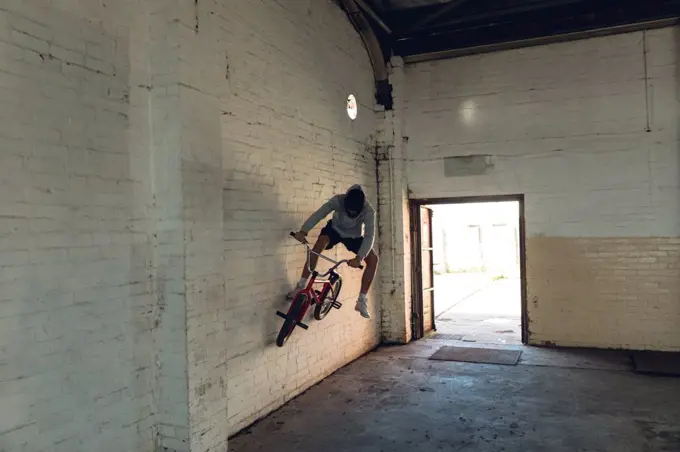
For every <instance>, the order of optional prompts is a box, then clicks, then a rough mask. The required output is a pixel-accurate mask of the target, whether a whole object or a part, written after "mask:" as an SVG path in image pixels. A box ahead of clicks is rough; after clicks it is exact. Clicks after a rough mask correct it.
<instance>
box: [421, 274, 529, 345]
mask: <svg viewBox="0 0 680 452" xmlns="http://www.w3.org/2000/svg"><path fill="white" fill-rule="evenodd" d="M473 289H474V290H473ZM521 294H522V283H521V279H520V277H519V276H516V277H511V278H508V279H502V280H498V281H493V280H492V279H491V277H490V276H487V275H484V274H481V275H478V274H469V275H468V274H462V275H441V276H438V277H437V278H436V279H435V298H434V300H435V301H434V302H435V315H436V320H435V325H436V327H437V333H439V335H440V336H441V335H444V336H445V337H446V338H447V339H451V340H458V341H463V342H468V343H469V342H476V343H480V344H501V345H505V344H514V345H519V344H521V343H522V295H521ZM442 305H443V306H446V308H445V309H443V310H441V311H438V309H441V308H437V306H442ZM468 345H469V344H468Z"/></svg>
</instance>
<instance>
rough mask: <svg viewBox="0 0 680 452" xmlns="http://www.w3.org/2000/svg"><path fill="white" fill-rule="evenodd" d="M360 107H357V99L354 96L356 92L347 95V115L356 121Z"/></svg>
mask: <svg viewBox="0 0 680 452" xmlns="http://www.w3.org/2000/svg"><path fill="white" fill-rule="evenodd" d="M358 111H359V110H358V108H357V99H356V98H355V97H354V94H350V95H349V96H348V97H347V116H349V119H351V120H352V121H354V120H355V119H357V113H358Z"/></svg>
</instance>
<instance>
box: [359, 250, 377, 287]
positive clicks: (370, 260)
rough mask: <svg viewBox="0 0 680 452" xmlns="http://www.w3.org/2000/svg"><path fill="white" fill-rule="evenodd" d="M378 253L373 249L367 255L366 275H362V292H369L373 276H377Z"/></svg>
mask: <svg viewBox="0 0 680 452" xmlns="http://www.w3.org/2000/svg"><path fill="white" fill-rule="evenodd" d="M379 261H380V259H379V258H378V253H376V252H375V250H371V252H370V253H368V256H366V259H365V260H364V262H366V268H365V269H364V275H363V276H362V277H361V293H362V294H368V289H370V288H371V284H372V283H373V278H375V272H376V271H377V270H378V262H379Z"/></svg>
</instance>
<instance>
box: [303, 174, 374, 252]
mask: <svg viewBox="0 0 680 452" xmlns="http://www.w3.org/2000/svg"><path fill="white" fill-rule="evenodd" d="M355 188H359V189H360V190H361V191H363V188H361V185H352V186H351V187H349V189H348V190H347V191H348V192H349V191H350V190H352V189H355ZM364 194H365V192H364ZM345 196H347V193H345V194H343V195H335V196H333V197H332V198H331V199H329V200H328V201H326V203H325V204H324V205H323V206H321V207H320V208H319V210H317V211H316V212H314V213H313V214H312V215H311V216H310V217H309V219H307V221H305V223H304V224H303V225H302V228H300V229H301V230H302V231H303V232H307V233H308V232H309V231H311V230H312V229H313V228H314V226H316V225H317V224H318V223H319V221H321V220H323V219H324V218H326V217H327V216H328V214H329V213H331V212H333V217H332V226H333V229H335V231H336V232H337V233H338V234H339V235H340V237H344V238H357V237H361V236H362V230H361V227H362V226H365V231H364V232H365V235H364V240H363V242H362V243H361V248H359V252H358V253H357V256H359V257H360V258H361V259H364V258H365V257H366V256H368V253H370V252H371V250H372V249H373V244H374V242H375V209H374V208H373V206H372V205H371V203H369V202H368V199H367V200H366V202H364V208H363V209H362V210H361V212H360V213H359V215H358V216H357V217H356V218H352V217H350V216H349V215H347V212H345V208H344V204H345Z"/></svg>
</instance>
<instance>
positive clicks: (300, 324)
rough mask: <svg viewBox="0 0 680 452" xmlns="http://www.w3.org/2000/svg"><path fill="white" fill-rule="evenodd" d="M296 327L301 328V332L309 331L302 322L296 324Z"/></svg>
mask: <svg viewBox="0 0 680 452" xmlns="http://www.w3.org/2000/svg"><path fill="white" fill-rule="evenodd" d="M297 326H299V327H300V328H302V329H303V330H308V329H309V327H308V326H307V325H305V324H304V323H302V322H298V323H297Z"/></svg>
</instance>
